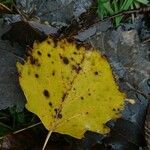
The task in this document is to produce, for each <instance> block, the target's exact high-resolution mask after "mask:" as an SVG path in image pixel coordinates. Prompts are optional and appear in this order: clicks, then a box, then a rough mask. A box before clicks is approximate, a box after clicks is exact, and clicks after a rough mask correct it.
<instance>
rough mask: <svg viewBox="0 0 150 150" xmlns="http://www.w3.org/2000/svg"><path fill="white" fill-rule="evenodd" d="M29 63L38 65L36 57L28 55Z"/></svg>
mask: <svg viewBox="0 0 150 150" xmlns="http://www.w3.org/2000/svg"><path fill="white" fill-rule="evenodd" d="M30 63H31V64H32V65H36V66H40V63H39V61H38V59H35V58H34V57H33V56H30Z"/></svg>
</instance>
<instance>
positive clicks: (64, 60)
mask: <svg viewBox="0 0 150 150" xmlns="http://www.w3.org/2000/svg"><path fill="white" fill-rule="evenodd" d="M62 59H63V62H64V64H66V65H68V64H69V60H68V58H67V57H63V58H62Z"/></svg>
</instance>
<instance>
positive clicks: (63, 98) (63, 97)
mask: <svg viewBox="0 0 150 150" xmlns="http://www.w3.org/2000/svg"><path fill="white" fill-rule="evenodd" d="M66 95H67V94H66V93H64V94H63V96H62V102H63V101H64V100H65V97H66Z"/></svg>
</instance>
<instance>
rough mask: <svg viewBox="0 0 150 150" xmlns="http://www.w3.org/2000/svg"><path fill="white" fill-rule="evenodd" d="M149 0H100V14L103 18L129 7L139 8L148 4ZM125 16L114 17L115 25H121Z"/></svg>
mask: <svg viewBox="0 0 150 150" xmlns="http://www.w3.org/2000/svg"><path fill="white" fill-rule="evenodd" d="M148 3H149V1H148V0H98V14H99V16H100V17H101V19H103V18H104V17H107V16H113V15H115V14H118V13H120V12H124V11H127V10H129V9H134V8H136V9H137V8H139V7H140V6H141V5H148ZM122 19H123V16H121V15H120V16H116V17H115V18H114V22H115V26H116V27H117V26H119V25H120V22H121V21H122Z"/></svg>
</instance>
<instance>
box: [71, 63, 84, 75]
mask: <svg viewBox="0 0 150 150" xmlns="http://www.w3.org/2000/svg"><path fill="white" fill-rule="evenodd" d="M72 69H73V70H75V71H76V73H79V72H80V70H82V68H81V67H80V66H79V65H77V66H75V65H72Z"/></svg>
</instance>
